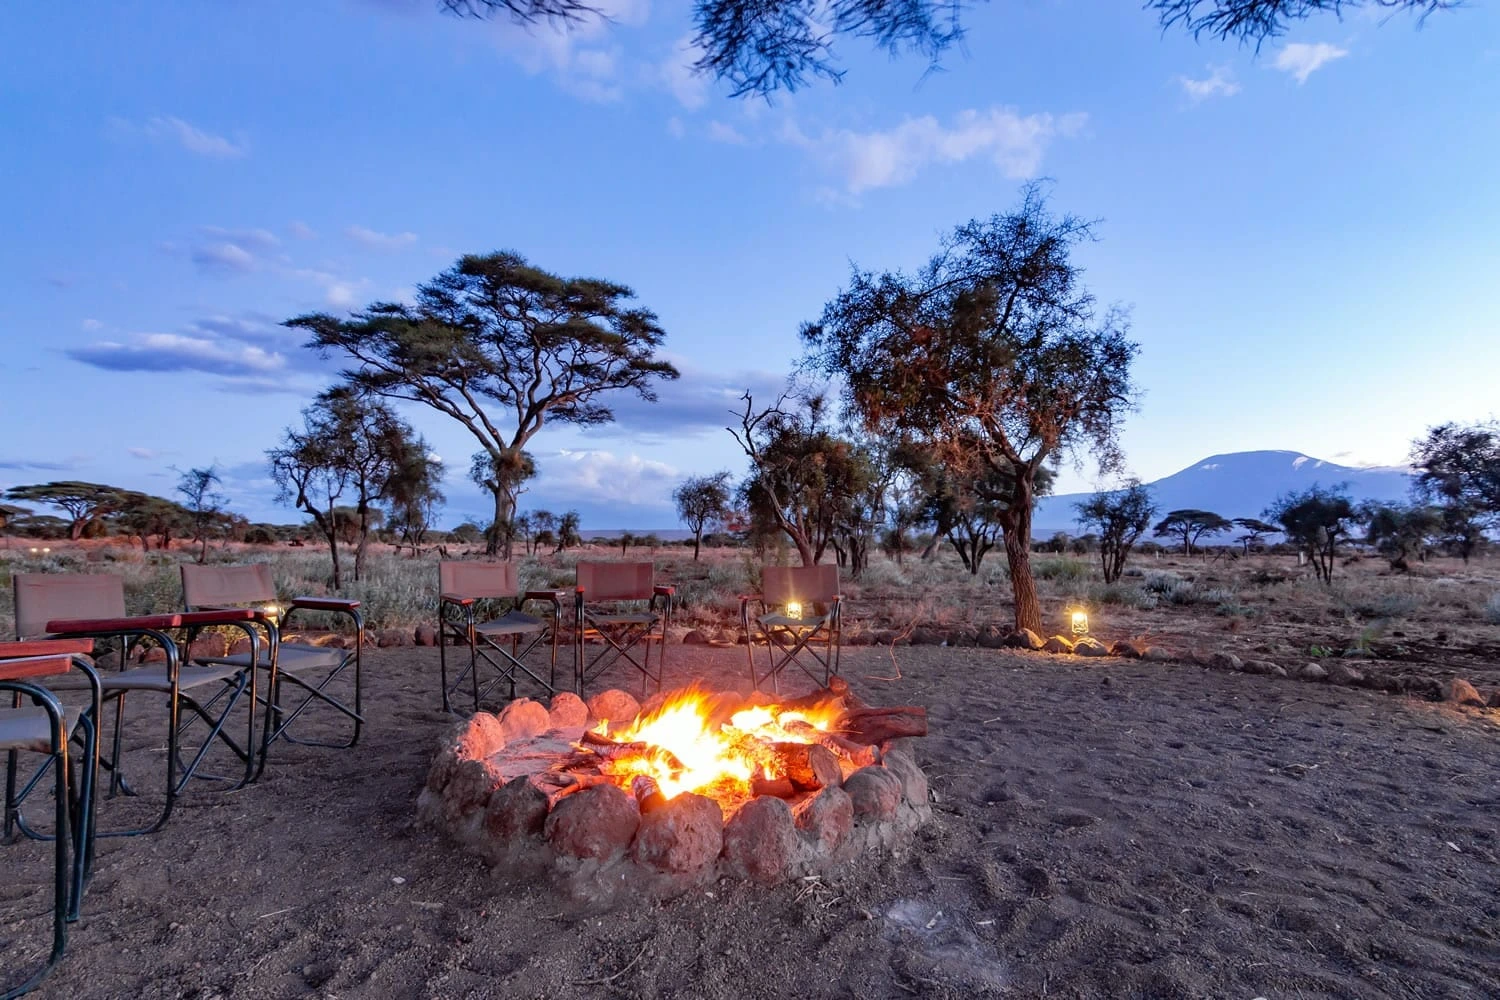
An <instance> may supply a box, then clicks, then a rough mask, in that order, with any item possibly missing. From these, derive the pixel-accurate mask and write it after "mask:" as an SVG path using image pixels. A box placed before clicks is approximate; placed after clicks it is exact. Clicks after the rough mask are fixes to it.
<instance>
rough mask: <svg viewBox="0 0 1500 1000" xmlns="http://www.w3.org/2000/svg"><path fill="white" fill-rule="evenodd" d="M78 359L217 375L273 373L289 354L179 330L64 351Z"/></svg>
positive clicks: (111, 366) (114, 367)
mask: <svg viewBox="0 0 1500 1000" xmlns="http://www.w3.org/2000/svg"><path fill="white" fill-rule="evenodd" d="M65 353H66V354H67V355H68V356H69V357H71V358H73V359H74V360H75V361H82V362H83V363H84V364H87V365H92V366H94V367H95V368H103V369H106V370H108V371H135V372H174V371H200V372H209V373H212V374H215V375H247V374H270V373H273V372H279V371H281V370H282V369H284V368H285V367H286V357H285V356H284V355H282V354H280V353H279V352H275V351H267V350H265V349H263V348H260V347H255V346H253V345H250V344H236V343H230V342H226V341H223V340H215V339H210V338H207V337H184V336H182V335H180V334H176V333H147V334H142V335H141V336H138V337H136V338H134V339H133V340H132V341H131V342H130V343H119V342H117V341H101V342H99V343H96V344H90V345H88V346H87V347H78V348H70V349H69V350H67V351H66V352H65Z"/></svg>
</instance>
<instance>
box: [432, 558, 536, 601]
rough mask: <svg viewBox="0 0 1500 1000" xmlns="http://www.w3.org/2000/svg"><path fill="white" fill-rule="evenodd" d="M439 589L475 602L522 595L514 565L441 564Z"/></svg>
mask: <svg viewBox="0 0 1500 1000" xmlns="http://www.w3.org/2000/svg"><path fill="white" fill-rule="evenodd" d="M438 587H439V589H440V590H441V591H442V593H444V594H452V595H454V596H455V597H472V598H474V599H475V600H483V599H485V598H487V597H510V598H513V597H515V596H516V595H518V594H519V593H520V592H521V584H520V579H519V576H518V574H517V573H516V564H515V563H510V562H472V561H467V562H459V561H457V560H444V561H442V562H440V563H438Z"/></svg>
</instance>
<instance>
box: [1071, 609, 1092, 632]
mask: <svg viewBox="0 0 1500 1000" xmlns="http://www.w3.org/2000/svg"><path fill="white" fill-rule="evenodd" d="M1073 634H1074V635H1088V634H1089V613H1088V612H1087V611H1075V612H1073Z"/></svg>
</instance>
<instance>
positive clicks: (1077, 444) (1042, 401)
mask: <svg viewBox="0 0 1500 1000" xmlns="http://www.w3.org/2000/svg"><path fill="white" fill-rule="evenodd" d="M1091 236H1092V232H1091V229H1090V225H1089V223H1087V222H1085V221H1083V220H1081V219H1077V218H1075V217H1073V216H1067V215H1065V216H1062V217H1055V216H1053V215H1052V214H1051V213H1050V212H1049V211H1048V209H1047V205H1046V199H1045V198H1044V197H1043V194H1042V191H1041V188H1040V187H1039V186H1037V185H1030V186H1028V187H1027V188H1026V191H1025V196H1024V199H1023V201H1022V203H1021V205H1020V206H1019V207H1018V208H1016V209H1014V210H1013V211H1011V212H1008V213H1005V214H1003V215H996V216H993V217H991V218H989V219H986V220H975V221H972V222H969V223H966V224H965V225H962V226H959V227H958V228H957V229H956V230H954V231H953V233H952V234H951V235H950V236H948V237H947V238H946V239H945V240H944V241H943V243H942V246H941V249H940V250H939V252H938V253H937V254H936V255H935V256H934V257H933V258H932V259H931V261H930V262H929V263H928V264H927V265H926V266H925V267H924V268H922V270H921V271H919V272H918V273H916V274H914V275H908V274H903V273H900V272H886V273H882V274H874V273H872V272H869V271H860V270H858V269H856V270H855V271H854V274H853V276H852V278H851V280H850V284H849V287H848V288H846V289H845V290H844V291H842V292H840V293H839V295H838V297H837V298H835V299H834V300H833V301H831V302H829V303H828V304H827V305H826V306H825V307H824V309H823V315H822V317H821V319H820V320H819V321H818V322H817V323H812V324H808V325H807V326H805V327H804V328H803V331H802V336H803V338H804V341H805V342H806V343H807V344H808V346H809V348H810V349H811V351H812V355H811V358H810V363H811V364H812V365H813V366H814V367H815V368H817V369H818V370H821V371H822V372H824V373H826V374H828V375H832V376H838V377H839V378H840V379H841V380H842V382H843V385H844V387H845V400H846V402H847V404H848V408H849V411H850V412H851V413H852V414H854V415H855V416H856V417H857V418H858V419H860V420H861V421H862V423H863V425H864V428H865V430H866V431H868V432H870V433H875V434H886V435H894V436H901V437H904V438H907V439H910V440H912V441H914V442H920V443H921V444H922V445H923V446H924V447H927V448H929V449H930V450H932V451H933V453H934V454H935V455H936V456H938V457H939V458H940V459H941V460H942V461H944V462H945V463H946V462H955V463H963V462H978V463H981V464H982V465H983V466H985V467H986V469H987V474H989V475H993V476H994V477H995V479H996V481H997V482H1006V481H1007V479H1006V477H1008V488H1006V489H1005V490H1004V491H1003V492H1002V493H1000V494H998V495H996V496H993V497H991V498H990V500H991V502H993V503H995V504H996V506H997V507H998V508H1000V509H998V510H997V511H996V518H997V519H998V521H999V523H1000V526H1001V529H1002V531H1003V537H1004V543H1005V554H1006V559H1007V561H1008V562H1009V564H1010V579H1011V590H1012V593H1013V595H1014V598H1015V606H1016V623H1017V627H1019V628H1029V629H1032V630H1033V631H1040V630H1041V628H1042V609H1041V602H1040V600H1039V599H1038V597H1037V592H1036V581H1035V580H1034V579H1033V577H1032V572H1031V518H1032V510H1033V505H1034V503H1035V501H1036V497H1037V496H1038V492H1037V482H1038V475H1039V473H1040V472H1041V470H1042V469H1043V468H1044V467H1045V466H1046V465H1048V464H1049V463H1055V462H1056V461H1058V460H1059V459H1060V458H1061V457H1062V456H1063V455H1065V454H1070V453H1071V454H1074V455H1077V454H1078V453H1079V452H1080V451H1082V450H1086V451H1089V452H1092V454H1093V455H1094V456H1095V457H1096V458H1097V459H1098V461H1099V465H1100V467H1101V469H1102V470H1104V471H1110V470H1113V469H1115V468H1118V466H1119V464H1120V461H1121V455H1120V450H1119V446H1118V434H1119V427H1120V422H1121V420H1122V418H1123V416H1124V414H1125V413H1126V412H1127V411H1128V410H1129V409H1131V408H1132V407H1133V405H1134V400H1135V396H1136V389H1135V386H1134V384H1133V382H1132V381H1131V375H1130V365H1131V362H1132V360H1133V359H1134V357H1135V355H1136V353H1137V351H1138V348H1137V346H1136V344H1135V343H1133V342H1132V341H1131V340H1129V339H1128V338H1127V336H1126V331H1127V329H1128V323H1127V321H1126V318H1125V316H1124V315H1123V313H1121V312H1120V311H1119V310H1117V309H1109V310H1107V311H1105V312H1104V313H1103V315H1100V313H1099V311H1098V310H1097V309H1096V306H1095V301H1094V298H1093V296H1092V295H1091V294H1089V292H1088V291H1087V289H1085V288H1084V286H1083V282H1082V271H1081V270H1080V268H1079V267H1078V265H1077V264H1075V263H1074V262H1073V260H1072V258H1071V254H1072V250H1073V248H1074V246H1075V245H1077V244H1078V243H1079V242H1081V241H1083V240H1086V239H1089V238H1091Z"/></svg>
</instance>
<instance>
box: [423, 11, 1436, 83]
mask: <svg viewBox="0 0 1500 1000" xmlns="http://www.w3.org/2000/svg"><path fill="white" fill-rule="evenodd" d="M1459 2H1460V0H1145V2H1144V3H1143V6H1144V7H1147V8H1149V9H1151V10H1153V11H1155V12H1156V14H1157V17H1158V20H1159V21H1160V22H1161V24H1162V26H1163V27H1164V28H1167V27H1173V26H1181V27H1184V28H1186V29H1187V30H1188V31H1190V32H1192V33H1193V34H1194V35H1202V34H1209V35H1216V36H1219V37H1220V38H1234V39H1239V40H1241V41H1252V42H1256V43H1259V42H1260V41H1262V40H1264V39H1267V38H1271V37H1274V36H1276V35H1279V34H1281V33H1282V32H1283V31H1285V30H1286V27H1287V26H1288V25H1289V24H1291V23H1293V22H1296V21H1301V20H1303V19H1305V18H1308V17H1310V16H1312V15H1314V14H1319V13H1323V12H1331V13H1333V14H1334V15H1336V16H1337V15H1342V14H1343V13H1344V11H1345V10H1355V9H1360V8H1364V7H1382V8H1386V9H1391V10H1396V9H1401V10H1411V11H1417V12H1420V13H1421V14H1423V15H1424V16H1425V15H1426V14H1427V13H1429V12H1431V11H1434V10H1439V9H1442V8H1446V7H1452V6H1457V5H1458V3H1459ZM438 6H439V7H440V8H441V9H443V10H445V11H447V12H449V13H452V14H457V15H459V16H465V17H504V18H508V19H509V20H512V21H515V22H517V23H520V24H528V25H529V24H536V23H541V22H545V23H547V24H550V25H563V26H568V25H577V24H584V23H590V24H594V23H598V22H600V21H602V20H606V19H607V15H606V14H605V13H604V12H603V11H602V10H601V9H600V8H599V7H598V6H596V5H595V4H594V3H593V2H592V0H438ZM963 9H964V5H963V4H961V3H957V2H954V0H828V2H824V3H808V2H806V0H694V3H693V22H694V24H695V26H696V28H697V31H696V33H695V34H694V35H693V45H694V47H695V49H696V50H697V51H698V52H700V53H701V55H700V56H699V58H698V60H697V62H696V63H695V64H694V68H695V69H696V70H697V71H699V72H702V73H707V74H710V75H712V76H715V77H717V78H718V79H720V80H723V81H725V82H726V83H728V84H729V85H730V87H731V88H733V92H734V94H735V96H742V95H746V94H756V95H763V96H769V95H771V94H773V93H775V92H776V91H777V90H780V89H783V88H784V89H786V90H789V91H794V90H796V89H798V88H799V87H802V86H804V85H805V84H806V83H807V82H808V81H809V80H816V79H825V80H832V81H835V82H836V81H838V80H841V79H842V78H843V75H844V71H843V70H842V69H839V68H838V60H837V58H836V57H835V55H834V51H833V46H834V42H835V41H836V40H838V39H840V38H854V39H859V40H862V41H868V42H872V43H874V45H875V46H876V48H878V49H881V50H883V51H885V52H887V53H889V54H890V55H892V56H895V55H898V54H901V53H906V52H910V53H915V54H917V55H919V56H924V57H926V59H927V60H928V64H929V66H936V65H937V62H938V60H939V58H940V57H941V56H942V54H943V53H944V52H946V51H947V50H948V48H949V47H950V46H952V45H953V44H955V43H956V42H958V41H959V40H960V39H962V38H963V37H964V29H963V25H962V23H961V17H960V15H961V13H962V11H963Z"/></svg>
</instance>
